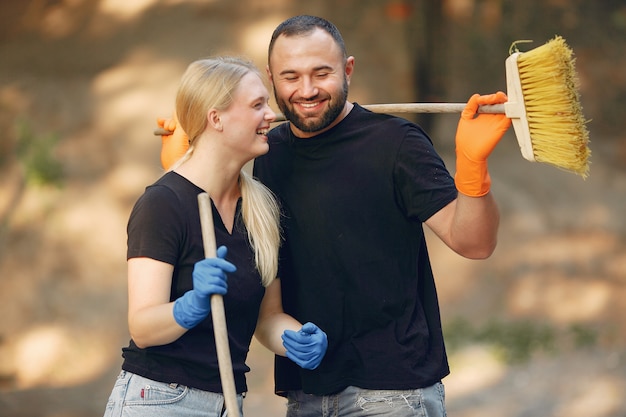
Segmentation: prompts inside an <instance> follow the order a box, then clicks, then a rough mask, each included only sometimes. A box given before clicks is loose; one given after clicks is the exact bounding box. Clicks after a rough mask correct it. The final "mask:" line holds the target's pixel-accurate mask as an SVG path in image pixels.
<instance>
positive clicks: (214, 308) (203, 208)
mask: <svg viewBox="0 0 626 417" xmlns="http://www.w3.org/2000/svg"><path fill="white" fill-rule="evenodd" d="M198 208H199V210H200V227H201V229H202V243H203V244H204V257H205V258H214V257H215V256H216V244H215V230H214V229H213V210H212V209H211V199H210V198H209V195H208V194H207V193H200V194H198ZM211 315H212V317H213V332H214V334H215V347H216V349H217V363H218V365H219V370H220V379H221V381H222V391H223V393H224V401H225V403H226V409H227V410H228V416H229V417H239V404H237V391H236V389H235V377H234V376H233V365H232V360H231V358H230V348H229V346H228V329H227V327H226V313H225V312H224V299H223V298H222V295H221V294H213V295H212V296H211Z"/></svg>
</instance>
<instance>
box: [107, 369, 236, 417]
mask: <svg viewBox="0 0 626 417" xmlns="http://www.w3.org/2000/svg"><path fill="white" fill-rule="evenodd" d="M237 402H238V403H239V414H240V415H241V416H243V396H242V395H238V396H237ZM223 410H224V396H223V395H222V394H219V393H215V392H208V391H202V390H199V389H195V388H189V387H186V386H183V385H178V384H167V383H164V382H156V381H153V380H151V379H148V378H144V377H142V376H139V375H135V374H133V373H131V372H126V371H122V372H121V373H120V374H119V376H118V377H117V380H116V381H115V385H114V386H113V390H112V391H111V396H110V397H109V401H108V402H107V405H106V410H105V412H104V417H131V416H132V417H154V416H168V417H183V416H184V417H220V416H227V415H228V413H224V412H223Z"/></svg>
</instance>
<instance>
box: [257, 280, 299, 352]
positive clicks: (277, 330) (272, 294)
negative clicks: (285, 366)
mask: <svg viewBox="0 0 626 417" xmlns="http://www.w3.org/2000/svg"><path fill="white" fill-rule="evenodd" d="M281 296H282V295H281V291H280V280H279V279H275V280H274V281H273V282H272V283H271V284H270V285H269V286H268V287H267V288H266V289H265V296H264V297H263V301H262V302H261V309H260V311H259V321H258V323H257V327H256V332H255V333H254V336H255V337H256V338H257V339H258V340H259V342H261V344H262V345H263V346H265V347H266V348H268V349H269V350H271V351H272V352H274V353H275V354H277V355H280V356H286V350H285V347H284V346H283V341H282V335H283V333H284V331H285V330H293V331H298V330H300V329H301V328H302V324H301V323H300V322H299V321H298V320H296V319H294V318H293V317H291V316H290V315H288V314H286V313H285V312H284V311H283V304H282V299H281Z"/></svg>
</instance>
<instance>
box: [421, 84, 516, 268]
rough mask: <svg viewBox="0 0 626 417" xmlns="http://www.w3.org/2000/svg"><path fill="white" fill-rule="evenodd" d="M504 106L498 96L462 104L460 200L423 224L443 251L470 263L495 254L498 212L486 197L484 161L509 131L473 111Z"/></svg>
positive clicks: (498, 118)
mask: <svg viewBox="0 0 626 417" xmlns="http://www.w3.org/2000/svg"><path fill="white" fill-rule="evenodd" d="M506 100H507V97H506V95H505V94H504V93H502V92H498V93H496V94H490V95H485V96H481V95H478V94H474V95H473V96H472V97H471V98H470V99H469V101H468V102H467V105H466V106H465V109H464V110H463V113H461V118H460V120H459V125H458V127H457V132H456V174H455V176H454V182H455V184H456V187H457V189H458V191H459V194H458V196H457V198H456V199H455V200H454V201H452V202H451V203H450V204H448V205H447V206H446V207H444V208H443V209H441V210H439V211H438V212H437V213H435V214H434V215H433V216H431V217H430V218H429V219H428V220H427V221H426V225H427V226H428V227H429V228H430V229H432V230H433V232H435V234H436V235H437V236H439V238H440V239H441V240H442V241H443V242H445V243H446V245H448V246H449V247H450V248H451V249H452V250H454V251H455V252H457V253H458V254H460V255H462V256H464V257H467V258H470V259H484V258H487V257H489V256H490V255H491V254H492V253H493V251H494V250H495V248H496V243H497V235H498V225H499V223H500V212H499V210H498V206H497V204H496V201H495V199H494V198H493V195H492V193H491V191H490V189H491V178H490V176H489V171H488V170H487V158H488V157H489V155H490V154H491V152H492V151H493V150H494V148H495V147H496V145H497V144H498V142H499V141H500V139H502V136H504V134H505V133H506V131H507V130H508V128H509V127H510V125H511V120H510V119H508V118H507V117H506V116H505V115H504V114H478V113H477V112H478V107H479V106H480V105H484V104H500V103H504V102H505V101H506Z"/></svg>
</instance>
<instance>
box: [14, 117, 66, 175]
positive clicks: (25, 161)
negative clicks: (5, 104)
mask: <svg viewBox="0 0 626 417" xmlns="http://www.w3.org/2000/svg"><path fill="white" fill-rule="evenodd" d="M58 142H59V136H58V135H57V134H54V133H48V134H46V135H37V134H35V133H34V132H33V130H32V128H31V127H30V125H29V123H28V122H26V121H25V120H21V121H19V122H18V124H17V140H16V145H15V151H16V155H17V158H18V160H19V161H20V163H21V165H22V167H23V169H24V176H25V180H26V182H27V183H28V184H31V185H60V184H61V180H62V178H63V167H62V165H61V163H60V162H59V160H58V159H57V158H55V156H54V148H55V146H56V144H57V143H58Z"/></svg>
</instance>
